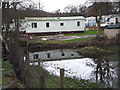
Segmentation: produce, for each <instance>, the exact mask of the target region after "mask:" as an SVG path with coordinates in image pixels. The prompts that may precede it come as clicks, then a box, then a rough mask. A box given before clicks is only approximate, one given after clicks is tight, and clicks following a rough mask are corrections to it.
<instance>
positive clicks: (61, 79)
mask: <svg viewBox="0 0 120 90" xmlns="http://www.w3.org/2000/svg"><path fill="white" fill-rule="evenodd" d="M60 88H64V69H63V68H61V69H60Z"/></svg>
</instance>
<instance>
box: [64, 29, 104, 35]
mask: <svg viewBox="0 0 120 90" xmlns="http://www.w3.org/2000/svg"><path fill="white" fill-rule="evenodd" d="M100 33H101V34H104V30H101V31H100ZM96 34H97V30H88V31H87V32H84V33H74V34H65V35H64V36H82V35H96Z"/></svg>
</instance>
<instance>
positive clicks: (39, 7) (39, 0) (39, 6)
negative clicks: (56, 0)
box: [38, 0, 41, 10]
mask: <svg viewBox="0 0 120 90" xmlns="http://www.w3.org/2000/svg"><path fill="white" fill-rule="evenodd" d="M38 5H39V10H40V9H41V8H40V0H39V3H38Z"/></svg>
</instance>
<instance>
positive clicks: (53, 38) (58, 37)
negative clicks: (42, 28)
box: [21, 35, 103, 41]
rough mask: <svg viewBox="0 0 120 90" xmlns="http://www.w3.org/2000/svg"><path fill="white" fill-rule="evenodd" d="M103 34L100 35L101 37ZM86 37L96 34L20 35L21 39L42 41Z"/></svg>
mask: <svg viewBox="0 0 120 90" xmlns="http://www.w3.org/2000/svg"><path fill="white" fill-rule="evenodd" d="M102 36H103V35H101V37H102ZM88 37H96V35H83V36H64V35H57V36H42V37H32V38H30V37H22V38H21V39H23V40H42V41H64V40H71V39H78V38H88Z"/></svg>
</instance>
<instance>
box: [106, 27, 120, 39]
mask: <svg viewBox="0 0 120 90" xmlns="http://www.w3.org/2000/svg"><path fill="white" fill-rule="evenodd" d="M117 34H120V29H104V35H105V36H106V37H107V38H108V39H113V38H116V35H117Z"/></svg>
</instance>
